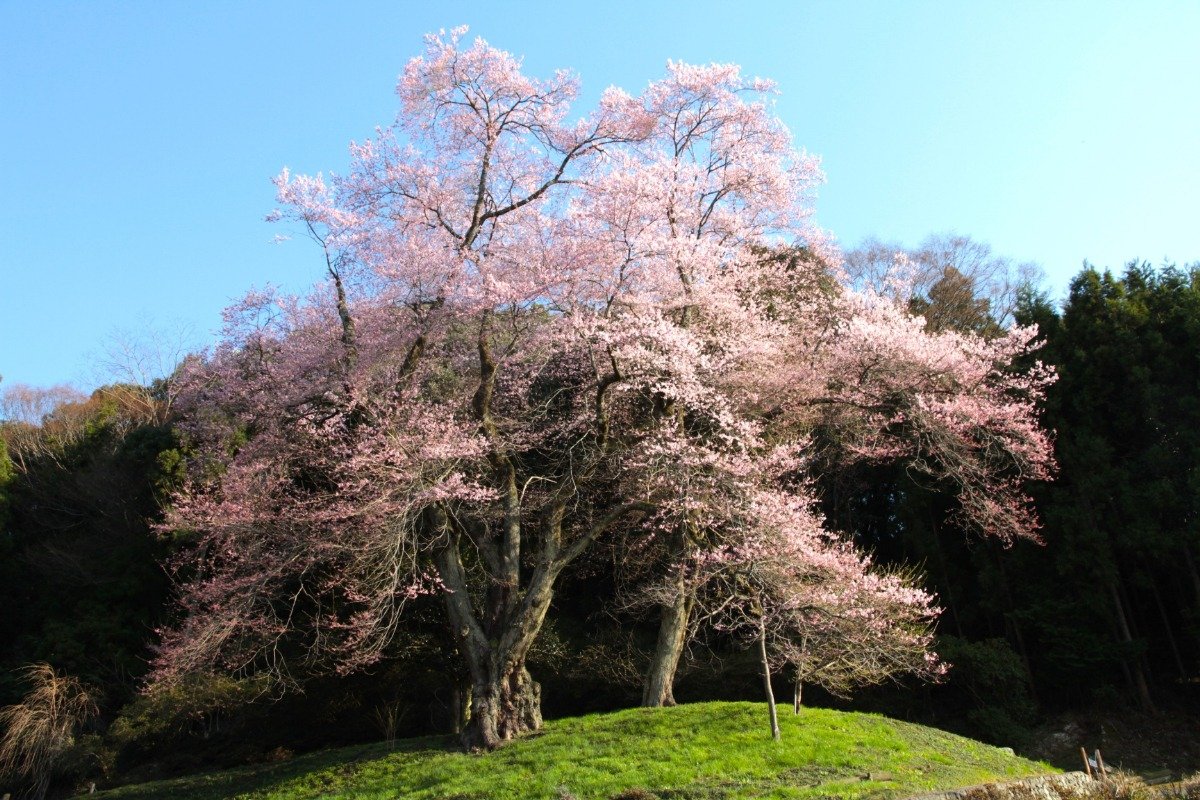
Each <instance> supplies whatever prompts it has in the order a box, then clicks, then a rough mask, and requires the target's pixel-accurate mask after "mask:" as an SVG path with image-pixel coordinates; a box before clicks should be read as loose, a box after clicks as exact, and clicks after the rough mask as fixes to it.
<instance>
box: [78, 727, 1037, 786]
mask: <svg viewBox="0 0 1200 800" xmlns="http://www.w3.org/2000/svg"><path fill="white" fill-rule="evenodd" d="M783 710H784V711H785V712H786V713H783V714H781V719H780V722H781V725H782V728H783V741H781V742H773V741H771V737H770V733H769V731H768V728H767V719H766V717H767V710H766V706H765V705H763V704H754V703H697V704H693V705H686V706H679V707H677V708H668V709H643V708H635V709H628V710H625V711H618V712H615V713H611V714H595V715H591V716H587V717H576V718H572V719H561V720H555V721H551V722H548V723H546V726H545V729H544V731H542V732H541V733H539V734H538V735H536V736H532V737H530V738H528V739H524V740H521V741H519V742H515V743H513V744H511V745H509V746H507V747H505V748H502V749H501V750H499V751H497V752H494V753H489V754H486V755H466V754H464V753H461V752H455V751H454V750H453V742H452V741H450V740H448V739H445V738H424V739H407V740H402V741H399V742H397V743H396V744H395V745H394V746H393V747H391V748H389V747H388V746H387V745H386V744H378V745H371V746H366V747H351V748H344V749H341V750H330V751H326V752H322V753H315V754H311V755H306V756H302V757H299V758H295V759H292V760H290V761H288V762H285V763H282V764H274V765H269V766H255V767H246V768H241V769H236V770H230V771H227V772H218V773H211V774H204V775H196V776H190V777H186V778H179V779H176V780H170V781H160V782H156V783H147V784H140V785H135V786H125V787H121V788H118V789H114V790H111V791H108V792H103V793H98V794H96V795H93V797H95V798H105V800H118V798H119V799H120V800H134V799H135V798H137V799H138V800H141V799H142V798H177V799H178V800H215V798H229V797H246V798H263V799H264V800H268V799H269V800H301V798H355V800H368V799H369V800H385V799H386V800H393V798H404V799H405V800H408V799H409V798H411V799H412V800H434V799H435V798H437V799H438V800H451V799H453V800H484V799H485V798H486V799H487V800H539V799H540V798H547V799H549V800H567V798H576V799H577V800H611V798H627V800H652V798H664V799H666V798H670V800H725V799H727V798H728V799H729V800H732V799H733V798H779V799H782V798H818V797H820V798H828V797H836V798H860V797H874V798H877V797H881V796H892V795H899V796H903V795H907V794H912V793H914V792H919V791H926V790H930V789H940V788H951V787H956V786H966V785H970V784H975V783H983V782H986V781H993V780H999V779H1007V778H1016V777H1022V776H1025V775H1031V774H1036V773H1043V772H1051V771H1053V770H1052V769H1051V768H1050V767H1048V766H1046V765H1045V764H1039V763H1037V762H1034V761H1028V760H1026V759H1023V758H1018V757H1015V756H1012V755H1008V754H1007V753H1006V752H1005V751H1002V750H1000V749H999V748H996V747H991V746H989V745H985V744H981V743H979V742H975V741H972V740H970V739H964V738H962V737H960V736H955V735H953V734H949V733H945V732H943V731H939V730H935V729H932V728H926V727H922V726H920V725H913V724H909V723H905V722H898V721H895V720H891V719H888V718H886V717H881V716H878V715H873V714H850V713H843V712H837V711H829V710H825V709H806V710H805V711H804V712H803V713H802V714H801V715H799V716H796V715H794V714H792V713H791V712H790V711H787V710H786V709H783ZM881 773H886V774H881ZM868 776H871V777H868ZM639 790H640V791H639Z"/></svg>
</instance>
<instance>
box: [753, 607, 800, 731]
mask: <svg viewBox="0 0 1200 800" xmlns="http://www.w3.org/2000/svg"><path fill="white" fill-rule="evenodd" d="M758 655H759V658H761V659H762V671H763V689H764V690H765V691H766V693H767V713H768V714H769V715H770V717H771V738H772V739H774V740H775V741H777V742H778V741H779V711H778V709H776V708H775V692H774V691H773V690H772V689H771V662H770V660H769V659H768V658H767V625H766V622H765V621H764V620H762V619H759V621H758ZM797 686H799V684H798V683H797Z"/></svg>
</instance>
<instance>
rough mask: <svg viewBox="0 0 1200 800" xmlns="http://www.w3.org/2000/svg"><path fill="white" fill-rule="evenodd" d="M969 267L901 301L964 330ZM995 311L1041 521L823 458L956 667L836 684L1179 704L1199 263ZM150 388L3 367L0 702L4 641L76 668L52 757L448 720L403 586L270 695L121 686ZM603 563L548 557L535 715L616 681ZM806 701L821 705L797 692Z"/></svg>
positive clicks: (115, 764) (685, 686)
mask: <svg viewBox="0 0 1200 800" xmlns="http://www.w3.org/2000/svg"><path fill="white" fill-rule="evenodd" d="M861 252H862V251H860V253H861ZM851 263H852V264H853V257H852V258H851ZM985 286H986V283H985V282H984V281H982V280H980V279H978V278H976V277H975V276H973V275H972V274H970V272H960V271H959V270H958V268H957V267H955V266H950V265H947V266H946V267H945V268H944V269H943V272H942V275H941V277H940V278H937V279H935V280H933V281H932V282H930V283H929V284H928V288H927V289H926V290H925V291H924V292H922V293H920V294H917V295H915V296H914V297H913V300H912V302H913V306H914V307H915V308H917V309H919V310H920V311H921V312H922V313H923V314H925V316H926V319H927V322H928V324H930V325H952V326H963V327H965V328H968V329H971V330H988V329H990V328H991V327H992V326H1000V325H1003V324H1004V321H1005V319H1004V316H1001V315H998V314H994V312H993V310H992V309H993V308H994V305H993V304H994V303H995V302H996V300H995V299H994V296H989V295H988V293H987V291H986V289H985V288H984V287H985ZM1007 313H1011V315H1012V317H1013V318H1015V319H1017V320H1019V321H1020V322H1022V323H1030V322H1033V323H1036V324H1038V326H1039V328H1040V330H1041V333H1042V336H1043V338H1044V341H1045V344H1044V347H1043V348H1042V350H1041V351H1040V352H1039V353H1038V357H1039V358H1041V359H1043V360H1045V361H1046V362H1048V363H1050V364H1053V365H1054V366H1055V368H1056V369H1057V371H1058V374H1059V380H1058V382H1057V383H1056V384H1055V385H1054V386H1053V387H1052V389H1051V390H1050V392H1049V394H1048V397H1047V399H1046V403H1045V410H1044V413H1045V420H1046V422H1047V424H1048V425H1049V426H1050V427H1052V428H1053V429H1054V430H1055V431H1056V449H1057V455H1058V459H1059V464H1060V468H1059V474H1058V477H1057V479H1056V480H1055V481H1054V482H1052V483H1047V484H1044V485H1042V486H1041V487H1040V488H1038V489H1037V490H1036V497H1037V502H1038V509H1039V512H1040V514H1041V517H1042V519H1043V523H1044V524H1043V529H1042V531H1041V535H1042V538H1043V540H1044V543H1043V544H1035V543H1031V542H1018V543H1016V544H1015V545H1014V546H1012V547H1010V548H1005V547H1003V546H1001V545H999V544H997V543H994V542H989V541H983V540H979V539H972V538H970V537H965V536H964V535H963V534H962V532H961V531H958V530H955V529H954V522H953V521H951V520H950V519H949V511H950V506H951V503H950V500H949V498H947V497H946V496H945V495H944V494H940V493H938V492H937V491H935V490H934V488H932V487H929V486H923V485H920V484H919V483H917V482H916V481H914V480H913V479H912V478H911V477H909V475H908V473H907V472H906V471H905V470H904V469H902V468H890V467H879V466H863V467H861V468H859V469H855V470H850V471H848V472H843V473H834V472H832V471H831V472H830V473H828V474H829V475H831V476H834V475H836V478H835V480H834V483H835V484H836V485H833V486H831V487H830V491H829V492H828V494H827V497H828V498H829V499H828V501H827V508H826V512H827V514H828V515H829V518H830V519H831V520H834V521H835V522H836V524H838V525H839V526H842V527H845V528H847V529H850V530H854V531H856V534H857V537H858V539H859V541H860V542H861V543H862V544H864V545H866V546H868V547H869V548H871V549H872V550H873V551H874V552H875V553H876V555H877V557H878V558H879V559H880V560H881V561H884V562H886V563H895V564H918V565H920V567H921V569H923V571H924V576H925V585H926V586H927V587H928V588H929V589H931V590H932V591H934V592H936V593H937V595H938V597H939V599H940V601H941V603H942V604H943V605H944V606H945V608H946V612H945V613H944V615H943V617H942V619H941V620H940V621H939V624H938V635H939V640H938V650H939V652H940V653H941V654H942V656H943V657H944V658H945V659H946V660H948V661H950V662H952V663H954V664H955V665H956V669H955V670H954V671H952V672H951V673H950V675H949V676H948V678H947V680H946V681H945V683H944V684H943V685H940V686H935V687H932V688H930V689H921V690H916V689H913V688H912V687H899V688H897V687H893V688H892V689H881V690H873V691H871V692H868V693H866V694H865V695H863V696H861V697H860V698H859V700H858V701H857V702H859V703H860V704H867V705H872V706H874V707H878V708H884V709H886V710H890V711H892V712H893V713H902V714H907V715H910V716H913V717H916V718H921V719H930V720H933V721H937V722H939V723H940V724H943V725H947V726H950V727H957V728H959V729H960V730H965V731H967V732H970V733H973V734H975V735H977V736H981V737H983V738H988V739H992V740H995V741H1002V742H1010V743H1011V742H1013V741H1014V740H1015V739H1016V737H1019V736H1020V735H1021V734H1022V732H1023V731H1026V730H1027V729H1028V728H1029V727H1030V726H1032V725H1033V724H1034V723H1035V722H1036V721H1037V720H1038V719H1039V717H1040V716H1044V715H1048V714H1053V713H1055V712H1059V711H1064V710H1080V709H1089V708H1094V707H1097V706H1100V707H1106V708H1122V707H1124V708H1143V709H1154V708H1158V709H1166V708H1171V707H1174V706H1177V705H1178V704H1180V703H1184V704H1188V705H1187V707H1190V704H1191V703H1193V702H1194V688H1193V687H1194V685H1195V680H1196V676H1197V666H1198V664H1197V661H1198V659H1200V630H1198V628H1197V615H1198V613H1200V574H1198V573H1197V567H1196V559H1197V556H1198V554H1197V551H1196V546H1197V543H1198V536H1197V532H1196V527H1195V526H1196V524H1197V521H1196V511H1197V502H1198V494H1197V493H1198V491H1200V477H1198V476H1200V473H1198V465H1200V452H1198V450H1197V447H1198V446H1200V393H1198V392H1197V381H1198V379H1200V339H1198V338H1197V337H1198V336H1200V268H1198V267H1197V266H1194V265H1193V266H1189V267H1184V268H1177V267H1174V266H1167V267H1163V268H1159V269H1154V268H1151V267H1150V266H1149V265H1147V264H1144V263H1131V264H1130V265H1129V266H1127V267H1126V269H1125V270H1124V272H1123V273H1122V274H1119V275H1116V274H1113V273H1111V272H1107V271H1106V272H1100V271H1097V270H1095V269H1092V268H1090V267H1088V268H1085V269H1084V270H1083V271H1082V272H1080V273H1079V275H1077V276H1076V277H1075V279H1073V280H1072V282H1071V285H1070V292H1069V295H1068V297H1067V298H1066V300H1065V301H1064V302H1063V303H1062V304H1061V307H1056V306H1055V304H1054V303H1053V302H1052V301H1051V300H1050V299H1049V298H1048V297H1047V296H1046V295H1045V294H1044V293H1040V292H1039V291H1038V290H1037V289H1036V287H1033V286H1030V285H1028V284H1026V285H1025V286H1024V287H1023V288H1022V290H1021V292H1020V293H1019V296H1018V297H1017V298H1016V300H1015V302H1014V303H1013V305H1012V311H1011V312H1007ZM997 316H1000V318H999V319H997ZM167 391H168V390H167V387H165V386H164V385H162V384H159V385H155V386H151V387H145V388H143V387H136V386H131V385H114V386H109V387H105V388H102V389H100V390H97V391H96V392H94V393H93V394H92V395H90V396H82V395H79V394H77V393H73V392H70V391H67V390H64V389H52V390H32V389H29V388H27V387H19V386H9V387H5V388H4V393H3V400H4V404H5V406H4V409H5V413H4V417H5V422H4V423H3V426H2V427H0V430H2V432H3V436H2V437H0V513H2V514H3V537H2V539H0V548H3V559H2V560H0V572H2V574H0V602H2V603H3V606H2V607H4V608H5V609H7V612H6V613H5V614H4V615H3V616H2V617H0V626H2V633H0V640H2V641H4V642H6V645H5V648H4V650H3V653H0V658H2V662H0V664H2V666H3V671H2V673H0V676H2V678H0V704H3V705H8V704H11V703H16V702H18V701H19V700H20V699H21V697H22V696H23V695H24V693H25V692H26V691H27V689H28V687H27V685H26V684H25V683H24V682H23V673H22V672H21V669H22V668H23V667H24V666H26V665H28V664H31V663H36V662H48V663H50V664H52V665H53V666H54V667H55V669H57V670H59V671H60V672H61V673H64V674H69V675H72V676H76V677H78V678H79V679H80V680H81V681H82V682H83V683H84V684H85V685H86V686H88V687H90V689H91V691H92V692H93V696H94V697H95V698H96V699H97V700H98V702H99V705H100V710H101V713H100V716H99V717H98V718H97V721H95V722H93V723H90V727H89V728H88V729H87V731H88V732H90V734H91V736H92V737H93V738H92V739H91V746H92V752H98V753H103V754H104V756H103V758H104V759H107V760H106V762H105V763H103V764H97V763H96V762H95V757H94V756H93V757H89V758H88V759H84V760H83V762H81V763H80V764H78V765H77V768H78V769H79V770H81V771H89V772H92V771H95V770H96V769H97V767H100V768H102V769H104V770H107V771H109V772H110V773H111V772H114V771H120V772H122V773H126V774H134V775H136V774H138V771H139V770H140V771H141V773H140V774H142V775H151V774H161V773H163V772H170V771H176V770H182V769H189V768H194V767H197V766H199V765H201V764H204V763H209V762H212V761H214V760H215V761H218V762H220V761H226V762H228V761H234V760H243V759H245V758H248V757H252V756H254V755H256V754H257V755H259V756H261V755H262V754H263V753H265V752H267V751H269V750H271V749H273V748H275V747H278V746H289V747H293V748H304V747H307V746H317V745H318V744H322V745H324V744H329V743H331V742H332V741H345V742H349V741H354V740H361V739H364V738H372V737H377V736H379V735H380V734H386V735H399V734H412V733H418V732H427V731H448V730H454V729H456V728H457V727H458V726H460V725H461V722H462V721H461V718H460V713H461V707H462V703H461V697H456V694H461V693H462V692H463V691H465V688H464V684H463V682H462V680H461V678H456V677H455V676H461V674H462V673H461V671H460V670H461V667H459V666H458V665H457V663H456V662H457V655H456V651H455V647H454V643H453V642H451V641H448V640H447V639H446V638H445V635H444V634H443V633H442V632H441V628H440V626H439V625H438V624H437V617H438V616H439V614H440V610H439V609H438V608H437V604H436V603H433V602H430V601H429V599H428V598H425V599H424V600H422V601H421V602H422V603H423V604H424V608H418V609H416V611H417V613H415V614H411V615H409V616H407V617H406V621H405V623H404V624H405V626H406V629H405V636H404V637H402V641H403V646H398V647H395V648H394V649H393V650H392V651H390V652H389V653H388V654H387V658H386V659H385V660H384V661H383V662H381V663H380V664H379V665H377V666H376V667H374V668H372V669H371V670H370V671H369V673H368V674H360V675H353V676H348V677H344V678H337V677H327V678H314V679H310V680H306V681H304V686H305V692H304V693H303V694H298V695H289V696H288V697H286V698H284V699H283V700H280V699H279V698H276V697H272V696H271V695H270V694H269V693H264V692H263V687H261V686H255V685H253V682H249V683H247V682H238V681H234V680H230V679H223V680H219V679H215V678H210V679H200V678H198V679H196V680H195V681H194V682H193V683H190V684H186V685H184V686H182V687H180V688H178V689H177V690H175V691H173V693H171V694H170V695H168V696H159V697H156V698H153V699H151V698H148V697H143V696H139V695H138V693H137V692H138V688H139V681H140V679H141V678H142V677H143V676H144V674H145V672H146V669H147V663H148V658H149V655H150V649H149V648H150V647H151V645H152V644H153V643H154V641H155V630H156V628H157V627H158V626H160V625H162V624H164V623H165V622H166V621H167V618H168V617H169V615H170V613H171V612H170V589H169V582H168V580H167V579H166V576H165V574H164V572H163V570H162V567H161V563H162V561H163V559H164V558H166V557H167V556H168V555H169V553H170V552H171V551H172V549H174V548H178V547H181V546H186V542H185V541H182V540H177V541H172V540H170V539H165V538H163V537H162V536H160V535H159V534H158V533H157V532H156V531H155V530H154V527H153V526H154V524H155V522H156V521H157V520H158V519H160V514H161V510H160V505H159V501H160V499H161V498H162V497H164V492H166V491H167V490H169V489H170V487H171V486H173V485H175V484H177V482H178V481H179V480H180V479H181V477H182V473H181V470H182V464H183V459H182V456H181V454H180V452H179V449H178V448H179V441H178V438H177V436H176V434H174V433H173V431H172V427H171V422H170V419H169V417H168V416H166V415H165V414H164V413H162V412H163V409H164V407H165V404H166V403H167ZM614 564H615V562H614V558H613V555H612V554H611V553H609V552H607V551H605V550H603V549H600V550H597V551H595V552H593V553H592V554H590V555H589V556H588V558H587V559H585V560H584V561H583V562H582V563H581V564H580V565H579V566H578V568H577V569H575V570H574V571H573V572H572V573H571V574H570V575H569V576H568V578H567V580H566V581H565V583H564V585H563V587H562V589H561V590H560V592H559V594H558V596H557V597H556V600H555V616H554V620H553V622H552V624H551V625H550V627H549V629H548V631H547V632H546V635H545V637H544V639H543V641H542V642H541V643H540V644H539V645H538V647H537V648H535V651H534V652H533V653H532V654H531V656H530V660H531V663H532V665H533V668H534V669H536V671H537V674H538V675H539V677H540V679H541V680H542V682H543V684H544V686H545V687H546V689H545V697H546V712H547V713H548V714H550V715H563V714H570V713H580V712H584V711H593V710H601V709H607V708H614V707H618V706H622V705H628V704H632V703H636V702H637V701H638V699H639V694H640V692H641V678H642V674H643V672H644V670H645V668H646V659H647V658H648V655H649V653H650V652H652V650H653V643H654V639H655V636H656V627H657V625H656V622H657V620H656V619H655V618H654V615H653V614H649V613H646V611H645V609H639V608H637V607H629V606H627V605H622V604H620V603H616V602H613V600H612V598H614V597H617V596H619V594H620V592H619V586H620V584H621V581H622V578H621V576H620V574H619V573H618V572H617V571H615V569H614ZM734 644H735V643H734V641H733V640H732V639H729V638H728V637H723V636H722V635H720V634H719V633H718V634H715V635H710V636H708V637H707V638H706V639H705V640H703V641H699V642H695V643H693V645H692V646H691V647H690V648H689V649H688V651H687V652H686V653H685V656H684V658H683V661H682V663H681V666H680V673H679V680H678V684H677V686H676V694H677V696H678V698H679V699H680V700H681V701H686V700H689V699H699V698H703V697H707V698H711V697H746V696H757V692H758V691H759V689H758V686H757V683H756V681H758V680H759V678H758V675H757V671H756V665H755V663H754V659H753V657H752V654H751V653H747V652H746V651H744V650H742V649H741V648H739V647H736V646H734ZM806 698H807V699H809V700H812V699H813V698H815V702H837V701H836V698H833V697H829V696H824V695H822V693H821V690H820V689H816V690H815V694H813V693H809V694H808V695H806ZM297 720H305V721H306V722H309V723H312V722H316V721H320V723H321V726H322V727H321V730H322V731H323V736H322V739H321V741H320V742H317V741H316V740H311V739H306V738H305V737H304V735H297V732H298V731H301V730H305V729H311V728H310V725H297V724H295V723H296V721H297ZM101 737H103V738H102V739H101ZM101 741H103V743H104V744H103V746H99V747H97V746H96V745H97V743H98V742H101ZM180 742H186V743H187V746H186V747H178V746H177V745H178V744H179V743H180Z"/></svg>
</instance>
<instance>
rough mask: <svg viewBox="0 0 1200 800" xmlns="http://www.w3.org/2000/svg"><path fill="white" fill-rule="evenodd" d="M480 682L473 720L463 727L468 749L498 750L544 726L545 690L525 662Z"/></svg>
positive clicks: (474, 691) (473, 699)
mask: <svg viewBox="0 0 1200 800" xmlns="http://www.w3.org/2000/svg"><path fill="white" fill-rule="evenodd" d="M489 678H490V679H488V680H484V681H477V682H476V683H475V684H474V686H473V687H472V691H471V719H470V720H468V721H467V726H466V728H464V729H463V734H462V742H463V746H464V747H466V748H467V750H495V749H496V748H497V747H499V746H500V745H502V744H504V743H505V742H508V741H511V740H513V739H515V738H517V737H518V736H520V735H521V734H524V733H530V732H532V731H536V730H538V729H539V728H541V727H542V690H541V687H540V686H539V685H538V683H537V682H536V681H534V680H533V678H532V677H530V675H529V671H528V670H526V669H525V665H524V663H521V664H519V665H517V664H514V665H510V666H509V667H507V668H506V669H505V670H504V671H503V673H501V674H493V675H491V676H489Z"/></svg>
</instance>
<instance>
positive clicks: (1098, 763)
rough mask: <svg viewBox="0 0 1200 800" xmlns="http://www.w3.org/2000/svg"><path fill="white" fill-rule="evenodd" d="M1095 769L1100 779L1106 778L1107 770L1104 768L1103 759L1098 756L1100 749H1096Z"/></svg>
mask: <svg viewBox="0 0 1200 800" xmlns="http://www.w3.org/2000/svg"><path fill="white" fill-rule="evenodd" d="M1096 768H1097V769H1098V770H1100V777H1101V778H1107V777H1108V770H1107V769H1106V768H1105V766H1104V757H1103V756H1101V755H1100V748H1099V747H1097V748H1096Z"/></svg>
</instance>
